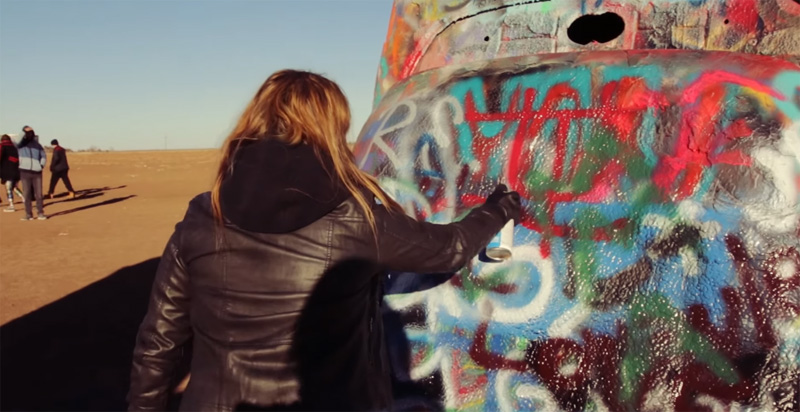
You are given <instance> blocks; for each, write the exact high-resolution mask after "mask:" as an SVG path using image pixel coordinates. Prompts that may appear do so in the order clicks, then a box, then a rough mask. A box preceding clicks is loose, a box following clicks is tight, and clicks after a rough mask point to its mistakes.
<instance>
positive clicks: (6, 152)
mask: <svg viewBox="0 0 800 412" xmlns="http://www.w3.org/2000/svg"><path fill="white" fill-rule="evenodd" d="M19 179H20V176H19V153H18V152H17V147H16V146H14V142H12V141H11V136H9V135H7V134H4V135H3V136H2V137H0V181H2V183H3V185H4V186H5V187H6V193H7V194H8V207H7V208H5V209H3V211H4V212H14V211H16V210H17V209H16V208H15V207H14V192H15V191H16V192H17V195H18V196H19V197H20V198H22V193H21V192H20V190H19V189H18V188H17V183H18V182H19Z"/></svg>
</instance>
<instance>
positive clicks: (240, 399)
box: [127, 70, 522, 411]
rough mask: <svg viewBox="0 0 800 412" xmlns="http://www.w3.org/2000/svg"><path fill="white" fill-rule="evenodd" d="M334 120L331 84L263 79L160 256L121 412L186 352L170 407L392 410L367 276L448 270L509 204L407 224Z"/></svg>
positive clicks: (504, 216)
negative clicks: (179, 390)
mask: <svg viewBox="0 0 800 412" xmlns="http://www.w3.org/2000/svg"><path fill="white" fill-rule="evenodd" d="M349 127H350V109H349V107H348V102H347V99H346V98H345V96H344V94H343V93H342V91H341V89H340V88H339V87H338V85H336V83H334V82H332V81H331V80H329V79H327V78H325V77H323V76H320V75H318V74H314V73H309V72H304V71H295V70H283V71H279V72H276V73H274V74H273V75H271V76H270V77H269V78H268V79H267V80H266V81H265V82H264V84H263V85H262V86H261V88H260V89H259V91H258V92H257V93H256V95H255V97H254V98H253V99H252V101H251V102H250V103H249V104H248V106H247V108H246V109H245V111H244V113H243V114H242V116H241V117H240V119H239V121H238V122H237V124H236V126H235V127H234V130H233V131H232V132H231V134H230V135H229V136H228V138H227V139H226V141H225V143H224V146H223V156H222V160H221V162H220V166H219V169H218V172H217V178H216V181H215V184H214V186H213V188H212V190H211V191H210V192H205V193H202V194H200V195H198V196H197V197H195V198H194V199H193V200H192V201H191V202H190V203H189V206H188V210H187V211H186V214H185V215H184V217H183V220H182V221H180V222H179V223H178V224H177V225H176V227H175V231H174V232H173V234H172V236H171V238H170V240H169V241H168V243H167V246H166V248H165V250H164V254H163V255H162V258H161V262H160V264H159V268H158V271H157V273H156V279H155V281H154V283H153V288H152V292H151V297H150V302H149V307H148V310H147V315H146V316H145V318H144V320H143V321H142V323H141V325H140V328H139V332H138V335H137V338H136V345H135V349H134V353H133V364H132V368H131V381H130V389H129V392H128V397H127V399H128V403H129V407H128V408H129V410H163V408H164V407H165V405H166V404H167V402H168V400H169V396H170V392H171V388H172V387H173V386H174V385H175V384H176V382H178V381H179V380H180V378H182V377H181V376H175V373H176V372H175V371H176V368H177V366H178V364H179V363H180V360H181V358H182V356H183V353H184V350H187V349H186V348H187V347H190V348H191V367H190V373H189V379H188V385H186V389H185V392H184V393H183V395H182V399H181V403H180V407H179V409H180V410H191V411H212V410H213V411H219V410H223V411H232V410H263V409H271V410H308V409H312V410H388V409H391V408H392V396H391V378H390V374H389V364H388V358H387V356H386V348H385V342H384V337H383V326H382V323H381V322H382V321H381V316H380V311H379V308H380V304H381V296H382V292H381V291H382V274H384V273H386V271H398V272H400V271H402V272H414V273H447V272H450V273H454V272H455V271H457V270H459V269H461V268H462V267H464V266H466V265H468V264H469V263H470V262H471V261H472V258H473V257H474V256H476V255H477V254H478V252H479V250H480V249H481V248H483V247H484V246H486V245H487V244H488V243H489V241H490V240H491V239H492V237H493V236H494V235H495V234H496V233H497V232H499V231H500V229H501V228H502V227H503V226H504V225H505V224H506V222H508V221H509V220H513V221H514V222H515V223H518V222H519V219H520V216H521V209H522V207H521V204H520V197H519V194H518V193H516V192H509V191H507V189H506V188H505V186H503V185H499V186H498V187H497V188H496V189H495V191H494V192H493V193H491V194H490V195H489V197H488V198H487V199H486V201H485V203H484V204H483V205H480V206H478V207H476V208H474V209H472V210H471V211H470V212H469V213H468V214H467V215H466V216H465V217H464V218H462V219H461V220H459V221H457V222H454V223H451V224H447V225H440V224H433V223H429V222H420V221H417V220H416V219H414V218H412V217H410V216H408V215H406V214H405V213H404V212H403V210H402V208H401V207H400V206H399V205H398V204H397V203H396V202H395V201H394V200H392V198H391V197H389V196H388V195H387V194H386V193H385V192H384V191H383V190H381V188H380V187H379V185H378V183H377V180H376V179H375V178H373V177H372V176H369V175H368V174H366V173H365V172H364V171H362V170H360V169H359V168H358V166H357V165H356V164H355V162H354V161H353V154H352V152H351V151H350V149H349V148H348V146H347V142H346V137H345V136H346V134H347V130H348V129H349ZM322 342H324V344H323V345H320V343H322ZM318 348H320V349H318ZM317 389H320V391H319V392H317V391H316V390H317Z"/></svg>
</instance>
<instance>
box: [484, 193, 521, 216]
mask: <svg viewBox="0 0 800 412" xmlns="http://www.w3.org/2000/svg"><path fill="white" fill-rule="evenodd" d="M486 204H492V205H497V206H499V207H500V208H501V209H502V210H503V213H504V214H505V217H506V221H509V220H514V225H518V224H519V222H520V220H521V219H522V202H521V200H520V196H519V193H517V192H511V191H509V190H508V187H506V185H504V184H499V185H497V187H496V188H495V189H494V192H492V193H491V194H490V195H489V197H487V198H486Z"/></svg>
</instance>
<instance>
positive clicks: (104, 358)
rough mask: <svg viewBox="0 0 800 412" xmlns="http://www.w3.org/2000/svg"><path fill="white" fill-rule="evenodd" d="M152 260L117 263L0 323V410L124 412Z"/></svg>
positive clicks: (153, 265)
mask: <svg viewBox="0 0 800 412" xmlns="http://www.w3.org/2000/svg"><path fill="white" fill-rule="evenodd" d="M158 262H159V259H157V258H154V259H149V260H146V261H144V262H141V263H138V264H136V265H133V266H128V267H124V268H122V269H120V270H118V271H117V272H115V273H113V274H111V275H110V276H108V277H106V278H104V279H102V280H99V281H97V282H95V283H93V284H91V285H89V286H87V287H85V288H83V289H81V290H79V291H76V292H74V293H71V294H70V295H67V296H66V297H64V298H62V299H59V300H58V301H56V302H53V303H51V304H49V305H46V306H44V307H42V308H40V309H38V310H36V311H34V312H32V313H30V314H28V315H25V316H23V317H21V318H18V319H15V320H13V321H11V322H9V323H7V324H5V325H3V326H2V327H0V359H2V361H1V362H0V382H2V385H0V410H3V411H23V410H24V411H32V410H49V411H90V410H93V411H121V410H126V409H127V407H128V405H127V402H126V400H125V396H126V395H127V391H128V386H129V380H130V371H131V360H132V353H133V347H134V344H135V338H136V333H137V331H138V328H139V324H140V323H141V321H142V319H143V318H144V315H145V312H146V311H147V303H148V300H149V298H150V289H151V287H152V284H153V279H154V278H155V273H156V269H157V267H158ZM175 406H176V405H175V404H174V403H173V404H172V405H171V406H170V408H171V409H172V410H174V409H175Z"/></svg>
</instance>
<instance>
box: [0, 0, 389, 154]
mask: <svg viewBox="0 0 800 412" xmlns="http://www.w3.org/2000/svg"><path fill="white" fill-rule="evenodd" d="M391 7H392V0H166V1H155V0H50V1H46V0H0V132H2V133H9V134H12V133H14V134H19V133H20V130H21V129H22V126H24V125H30V126H31V127H33V128H34V130H36V133H37V134H38V135H39V136H40V138H41V141H42V142H43V143H49V142H50V140H51V139H53V138H58V139H59V141H60V143H61V144H62V145H63V146H64V147H68V148H72V149H85V148H88V147H90V146H96V147H98V148H101V149H110V148H113V149H115V150H138V149H163V148H164V147H165V137H166V142H167V148H169V149H184V148H209V147H218V146H219V145H220V144H221V142H222V139H223V138H224V137H225V135H226V134H227V133H228V132H229V130H230V129H231V128H232V126H233V123H234V122H235V120H236V118H237V116H238V115H239V114H240V113H241V111H242V110H243V109H244V106H245V104H246V103H247V101H248V100H249V99H250V98H251V97H252V96H253V94H254V93H255V92H256V90H257V89H258V87H259V86H260V85H261V83H262V82H263V81H264V80H265V79H266V78H267V76H269V74H271V73H272V72H274V71H276V70H279V69H283V68H297V69H306V70H312V71H316V72H319V73H322V74H324V75H327V76H329V77H330V78H331V79H333V80H334V81H336V82H338V83H339V85H340V86H341V87H342V88H343V89H344V91H345V93H346V94H347V97H348V99H349V100H350V107H351V110H352V112H353V125H352V128H351V130H350V136H349V138H350V139H351V140H353V139H355V137H356V136H357V135H358V133H359V132H360V129H361V127H362V126H363V124H364V122H365V121H366V119H367V117H368V116H369V113H370V109H371V106H372V96H373V90H374V85H375V75H376V73H377V68H378V63H379V60H380V53H381V49H382V47H383V42H384V40H385V37H386V30H387V25H388V23H389V16H390V14H391Z"/></svg>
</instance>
